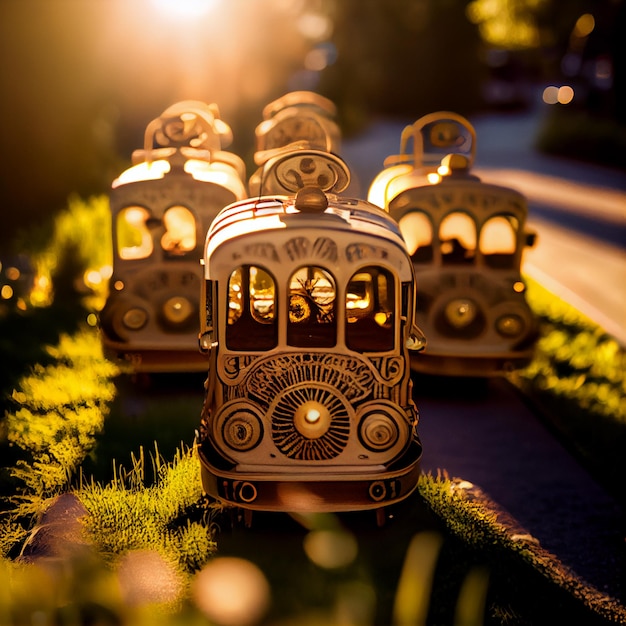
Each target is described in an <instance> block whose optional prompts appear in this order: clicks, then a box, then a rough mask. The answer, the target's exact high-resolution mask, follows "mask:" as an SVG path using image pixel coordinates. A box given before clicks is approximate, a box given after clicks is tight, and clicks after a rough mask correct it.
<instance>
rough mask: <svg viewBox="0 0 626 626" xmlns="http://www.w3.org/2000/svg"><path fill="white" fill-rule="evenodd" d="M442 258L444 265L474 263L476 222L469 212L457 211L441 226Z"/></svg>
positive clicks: (443, 221)
mask: <svg viewBox="0 0 626 626" xmlns="http://www.w3.org/2000/svg"><path fill="white" fill-rule="evenodd" d="M439 240H440V242H441V260H442V262H443V263H444V265H459V264H466V263H473V262H474V257H475V254H476V223H475V222H474V220H473V219H472V218H471V217H470V216H469V215H468V214H467V213H463V212H461V211H455V212H454V213H450V214H448V215H446V217H445V218H444V219H443V220H442V221H441V224H440V226H439Z"/></svg>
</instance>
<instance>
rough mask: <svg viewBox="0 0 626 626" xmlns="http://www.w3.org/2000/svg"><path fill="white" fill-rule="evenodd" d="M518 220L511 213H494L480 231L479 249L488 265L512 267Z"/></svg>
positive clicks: (502, 267) (503, 267)
mask: <svg viewBox="0 0 626 626" xmlns="http://www.w3.org/2000/svg"><path fill="white" fill-rule="evenodd" d="M518 230H519V220H518V219H517V218H516V217H514V216H513V215H495V216H493V217H491V218H490V219H489V220H487V222H486V223H485V224H484V226H483V227H482V229H481V231H480V244H479V247H480V251H481V253H482V254H483V256H484V258H485V262H486V263H487V265H488V266H489V267H492V268H494V269H498V268H500V269H505V268H510V267H514V263H515V250H516V248H517V231H518Z"/></svg>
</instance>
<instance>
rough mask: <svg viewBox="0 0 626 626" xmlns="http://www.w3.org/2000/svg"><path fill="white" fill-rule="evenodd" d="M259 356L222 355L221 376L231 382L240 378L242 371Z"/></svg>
mask: <svg viewBox="0 0 626 626" xmlns="http://www.w3.org/2000/svg"><path fill="white" fill-rule="evenodd" d="M258 358H259V357H258V356H256V355H250V354H247V355H241V356H239V355H234V354H233V355H227V356H222V357H221V361H222V367H221V378H224V379H226V380H228V381H230V382H232V381H234V380H236V379H237V378H239V376H240V375H241V373H242V372H243V371H244V370H245V369H247V368H248V367H249V365H250V364H251V363H252V362H254V361H255V360H256V359H258Z"/></svg>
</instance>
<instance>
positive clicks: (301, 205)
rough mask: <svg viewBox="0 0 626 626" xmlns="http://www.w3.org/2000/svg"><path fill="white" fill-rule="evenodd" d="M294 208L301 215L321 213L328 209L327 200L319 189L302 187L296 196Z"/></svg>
mask: <svg viewBox="0 0 626 626" xmlns="http://www.w3.org/2000/svg"><path fill="white" fill-rule="evenodd" d="M294 206H295V207H296V209H298V211H300V212H302V213H323V212H324V211H325V210H326V208H327V207H328V198H327V197H326V194H325V193H324V192H323V191H322V190H321V189H320V188H319V187H313V186H310V187H303V188H302V189H300V191H298V193H297V194H296V200H295V202H294Z"/></svg>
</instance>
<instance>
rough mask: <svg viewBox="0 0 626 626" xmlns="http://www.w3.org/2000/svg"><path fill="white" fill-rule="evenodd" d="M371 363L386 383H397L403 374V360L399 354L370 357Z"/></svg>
mask: <svg viewBox="0 0 626 626" xmlns="http://www.w3.org/2000/svg"><path fill="white" fill-rule="evenodd" d="M371 361H372V364H373V365H374V367H375V368H376V370H377V371H378V373H379V374H380V377H381V378H382V379H383V380H384V381H385V383H387V384H388V385H397V384H398V383H399V382H400V379H401V378H402V375H403V374H404V361H403V360H402V357H400V356H381V357H372V359H371Z"/></svg>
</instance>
